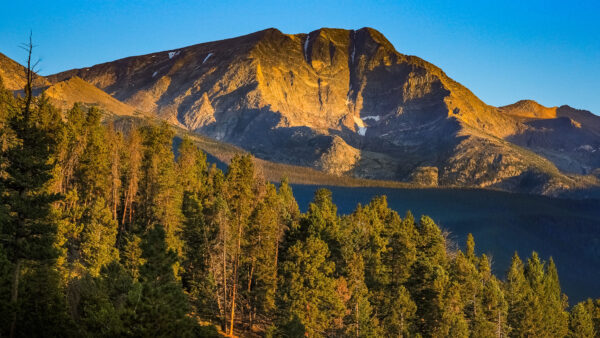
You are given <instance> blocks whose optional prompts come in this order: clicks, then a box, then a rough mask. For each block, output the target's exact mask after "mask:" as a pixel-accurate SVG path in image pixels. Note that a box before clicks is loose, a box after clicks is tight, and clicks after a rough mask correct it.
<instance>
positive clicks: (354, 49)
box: [352, 45, 356, 64]
mask: <svg viewBox="0 0 600 338" xmlns="http://www.w3.org/2000/svg"><path fill="white" fill-rule="evenodd" d="M355 55H356V45H353V46H352V64H354V56H355Z"/></svg>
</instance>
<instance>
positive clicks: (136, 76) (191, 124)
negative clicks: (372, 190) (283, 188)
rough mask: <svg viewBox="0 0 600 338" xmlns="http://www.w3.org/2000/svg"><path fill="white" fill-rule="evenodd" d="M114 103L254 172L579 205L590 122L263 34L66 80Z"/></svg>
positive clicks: (594, 152)
mask: <svg viewBox="0 0 600 338" xmlns="http://www.w3.org/2000/svg"><path fill="white" fill-rule="evenodd" d="M73 77H79V78H81V79H83V80H85V81H87V82H89V83H91V84H92V85H94V86H96V87H98V88H100V89H102V90H104V91H105V92H106V93H108V94H110V95H111V96H113V97H114V98H116V99H118V100H120V101H122V102H124V103H125V104H127V105H129V106H132V107H134V108H135V109H137V110H138V111H140V112H146V113H149V114H152V115H154V116H157V117H159V118H161V119H164V120H166V121H169V122H170V123H172V124H174V125H177V126H179V127H183V128H186V129H188V130H190V131H193V132H196V133H199V134H202V135H205V136H208V137H211V138H213V139H216V140H219V141H223V142H227V143H231V144H234V145H237V146H240V147H242V148H243V149H244V150H246V151H249V152H251V153H252V154H254V155H255V156H257V157H258V158H261V159H265V160H268V161H272V162H281V163H287V164H294V165H301V166H307V167H312V168H316V169H319V170H322V171H324V172H327V173H330V174H333V175H338V176H339V175H349V176H355V177H361V178H370V179H380V180H396V181H405V182H412V183H414V184H418V185H425V186H463V187H489V188H498V189H504V190H509V191H519V192H528V193H537V194H545V195H552V196H555V195H563V194H569V193H573V192H576V193H577V194H579V196H583V197H585V196H588V195H589V194H590V193H591V192H592V191H594V190H597V188H598V177H597V176H598V174H599V171H598V170H597V169H598V167H599V166H600V151H598V150H599V149H600V118H599V117H597V116H595V115H593V114H591V113H590V112H586V111H581V110H576V109H573V108H570V107H568V106H562V107H559V108H546V107H543V106H541V105H539V104H537V103H535V102H533V101H520V102H517V103H515V104H513V105H509V106H505V107H500V108H497V107H493V106H490V105H487V104H485V103H484V102H482V101H481V100H480V99H478V98H477V97H476V96H475V95H474V94H473V93H472V92H471V91H469V90H468V89H467V88H465V87H464V86H462V85H461V84H460V83H458V82H456V81H454V80H452V79H451V78H449V77H448V76H447V75H446V74H445V73H444V72H443V71H442V70H441V69H439V68H438V67H436V66H434V65H432V64H430V63H428V62H426V61H424V60H422V59H420V58H418V57H415V56H407V55H403V54H401V53H399V52H397V51H396V50H395V48H394V46H393V45H392V44H391V43H390V42H389V41H388V40H387V39H386V38H385V36H384V35H382V34H381V33H380V32H378V31H376V30H374V29H371V28H362V29H359V30H342V29H329V28H323V29H319V30H316V31H313V32H310V33H308V34H294V35H290V34H284V33H282V32H280V31H279V30H277V29H267V30H264V31H260V32H256V33H252V34H249V35H246V36H241V37H237V38H232V39H228V40H222V41H215V42H208V43H202V44H198V45H194V46H190V47H185V48H180V49H175V50H171V51H165V52H159V53H152V54H148V55H142V56H134V57H128V58H125V59H121V60H117V61H113V62H108V63H104V64H99V65H95V66H92V67H89V68H82V69H74V70H69V71H66V72H62V73H59V74H55V75H51V76H48V77H47V80H48V81H49V82H50V83H52V84H55V85H56V84H58V83H61V82H63V81H68V80H69V79H72V78H73Z"/></svg>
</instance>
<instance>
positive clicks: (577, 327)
mask: <svg viewBox="0 0 600 338" xmlns="http://www.w3.org/2000/svg"><path fill="white" fill-rule="evenodd" d="M595 336H596V331H595V330H594V323H593V321H592V316H591V315H590V313H589V312H588V311H587V309H586V307H585V305H584V304H583V303H579V304H577V305H575V306H574V307H573V309H572V310H571V316H570V318H569V337H577V338H592V337H595Z"/></svg>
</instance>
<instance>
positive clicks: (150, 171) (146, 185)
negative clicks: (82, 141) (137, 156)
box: [138, 122, 182, 270]
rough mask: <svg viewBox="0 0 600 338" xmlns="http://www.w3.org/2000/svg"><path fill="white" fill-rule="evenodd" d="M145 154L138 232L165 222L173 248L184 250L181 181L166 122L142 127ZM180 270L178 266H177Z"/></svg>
mask: <svg viewBox="0 0 600 338" xmlns="http://www.w3.org/2000/svg"><path fill="white" fill-rule="evenodd" d="M142 135H143V145H144V155H143V160H142V166H141V172H142V176H141V180H140V190H139V194H140V199H139V206H138V209H139V212H138V226H139V228H138V232H139V233H141V234H143V233H144V232H145V231H146V230H147V229H149V228H151V227H152V225H153V224H162V225H163V226H164V228H165V231H166V236H167V237H166V238H167V244H168V246H169V249H172V250H174V251H175V252H176V253H177V254H178V255H180V254H181V253H182V250H181V249H182V241H181V239H180V236H179V232H180V231H181V229H180V225H181V219H182V215H181V203H182V194H181V186H180V185H179V184H178V177H177V171H176V167H175V161H174V155H173V150H172V149H173V147H172V144H173V137H174V136H175V134H174V132H173V130H172V129H171V127H170V126H169V125H168V124H167V123H166V122H163V123H161V124H160V125H159V126H148V127H145V128H144V129H143V130H142ZM174 269H175V270H179V268H178V266H177V265H176V266H175V267H174Z"/></svg>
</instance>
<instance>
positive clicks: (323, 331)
mask: <svg viewBox="0 0 600 338" xmlns="http://www.w3.org/2000/svg"><path fill="white" fill-rule="evenodd" d="M286 257H287V260H286V261H285V262H282V265H281V279H280V285H279V289H280V290H281V291H280V297H279V309H280V310H279V313H280V320H279V322H280V325H281V327H282V328H283V329H284V331H285V329H286V328H294V331H296V330H298V327H299V326H298V325H297V324H301V327H303V329H304V334H305V335H306V336H308V337H322V336H327V335H331V334H333V333H335V332H336V331H337V330H338V329H340V328H339V327H338V326H337V325H336V319H338V318H342V317H343V316H344V305H343V303H342V300H341V299H340V298H339V297H338V294H337V292H336V281H335V279H334V278H333V273H334V270H335V266H334V265H335V264H334V263H333V262H331V261H329V260H328V258H329V250H328V249H327V244H326V243H325V242H324V241H323V240H321V239H320V238H318V237H316V236H309V237H308V238H307V239H306V240H305V241H297V242H296V243H295V244H294V245H292V246H291V247H290V248H289V250H288V252H287V254H286ZM293 323H297V324H296V325H292V324H293ZM290 333H291V332H284V333H283V334H284V335H285V334H290Z"/></svg>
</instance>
